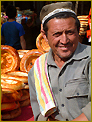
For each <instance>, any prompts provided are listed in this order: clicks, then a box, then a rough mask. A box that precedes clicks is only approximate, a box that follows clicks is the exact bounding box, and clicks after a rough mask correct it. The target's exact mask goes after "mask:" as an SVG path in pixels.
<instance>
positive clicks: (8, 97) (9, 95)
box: [1, 88, 21, 120]
mask: <svg viewBox="0 0 92 122" xmlns="http://www.w3.org/2000/svg"><path fill="white" fill-rule="evenodd" d="M20 99H21V96H20V95H19V93H18V92H17V91H16V90H13V89H9V88H2V102H1V116H2V120H6V119H11V118H14V117H17V116H19V115H20V114H21V108H20V103H19V100H20ZM17 110H18V111H17ZM16 111H17V112H18V113H16V115H15V112H16Z"/></svg>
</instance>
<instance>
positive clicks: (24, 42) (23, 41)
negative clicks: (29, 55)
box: [20, 35, 26, 50]
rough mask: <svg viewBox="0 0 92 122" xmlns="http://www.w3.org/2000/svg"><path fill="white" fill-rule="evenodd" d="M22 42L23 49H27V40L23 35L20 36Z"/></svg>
mask: <svg viewBox="0 0 92 122" xmlns="http://www.w3.org/2000/svg"><path fill="white" fill-rule="evenodd" d="M20 43H21V47H22V49H23V50H25V49H26V41H25V39H24V36H23V35H22V36H20Z"/></svg>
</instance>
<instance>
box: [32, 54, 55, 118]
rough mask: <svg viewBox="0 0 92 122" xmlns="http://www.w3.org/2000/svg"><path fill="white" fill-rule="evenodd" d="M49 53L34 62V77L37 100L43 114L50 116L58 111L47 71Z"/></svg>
mask: <svg viewBox="0 0 92 122" xmlns="http://www.w3.org/2000/svg"><path fill="white" fill-rule="evenodd" d="M46 57H47V53H45V54H43V55H41V56H40V57H39V58H38V59H37V60H36V61H35V63H34V78H35V87H36V94H37V100H38V103H39V107H40V111H41V114H42V115H43V116H46V117H47V116H50V115H51V114H52V113H54V112H55V111H56V105H55V99H54V96H53V93H52V89H51V84H50V82H49V77H48V72H47V58H46Z"/></svg>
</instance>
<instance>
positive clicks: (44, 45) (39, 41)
mask: <svg viewBox="0 0 92 122" xmlns="http://www.w3.org/2000/svg"><path fill="white" fill-rule="evenodd" d="M36 47H37V48H38V49H39V50H41V51H43V52H45V53H46V52H48V51H49V49H50V46H49V44H48V42H47V41H46V40H45V39H44V38H43V36H42V34H41V33H40V34H39V35H38V37H37V38H36Z"/></svg>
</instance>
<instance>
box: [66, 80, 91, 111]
mask: <svg viewBox="0 0 92 122" xmlns="http://www.w3.org/2000/svg"><path fill="white" fill-rule="evenodd" d="M88 92H89V82H88V81H87V79H86V78H78V79H72V80H70V81H68V82H67V83H66V84H65V96H66V98H67V100H68V102H71V104H73V102H76V104H78V106H79V108H80V109H81V108H83V107H84V106H85V105H86V104H87V103H88Z"/></svg>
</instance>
